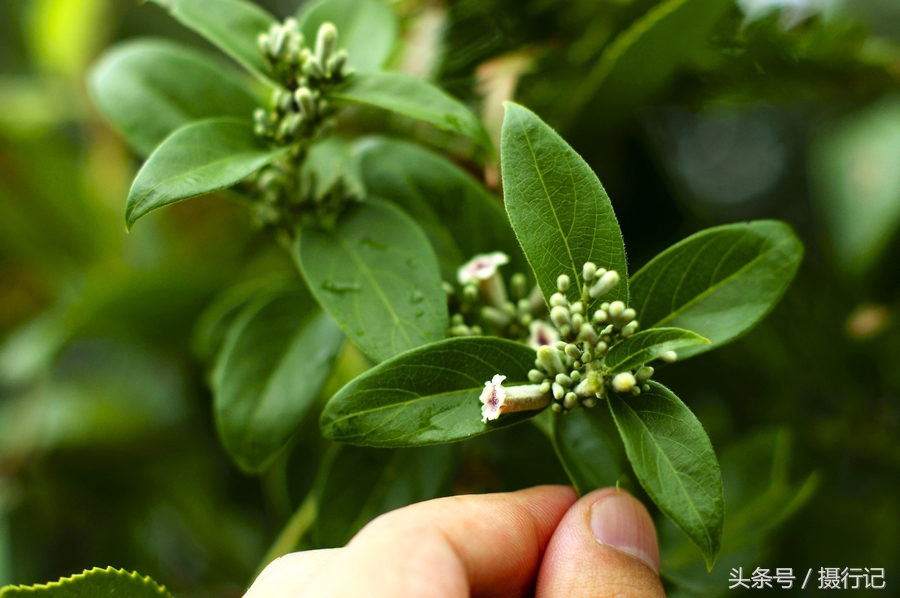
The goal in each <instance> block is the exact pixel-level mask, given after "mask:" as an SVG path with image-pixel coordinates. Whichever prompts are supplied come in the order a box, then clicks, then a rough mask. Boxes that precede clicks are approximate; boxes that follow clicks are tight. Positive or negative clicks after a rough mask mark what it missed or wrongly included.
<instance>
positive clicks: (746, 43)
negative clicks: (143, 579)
mask: <svg viewBox="0 0 900 598" xmlns="http://www.w3.org/2000/svg"><path fill="white" fill-rule="evenodd" d="M260 3H261V4H263V5H265V6H266V8H268V9H269V10H270V11H272V12H273V14H276V15H279V16H286V15H288V14H290V13H292V12H293V11H294V9H295V8H296V7H295V2H293V0H290V1H289V0H267V1H266V2H260ZM655 4H657V3H656V2H655V1H654V0H601V1H596V0H446V1H444V2H438V1H436V0H435V1H428V0H399V1H397V2H395V3H394V5H395V8H396V9H397V11H398V13H399V14H400V15H401V16H402V19H403V21H402V22H403V26H404V39H405V41H406V44H405V45H404V47H403V48H401V49H398V52H397V56H396V58H395V65H396V67H397V68H399V69H401V70H404V71H406V72H409V73H412V74H415V75H417V76H422V77H426V78H430V79H433V80H435V81H437V82H438V83H440V84H441V85H443V86H444V87H445V88H446V89H448V90H449V91H451V92H452V93H454V94H456V95H457V96H459V97H461V98H463V99H464V100H466V101H468V102H470V103H471V105H472V107H473V108H475V109H476V110H478V111H480V113H481V114H482V116H483V117H484V119H485V122H486V123H487V125H488V127H489V129H491V130H492V131H493V132H494V133H495V134H496V133H498V132H499V119H500V118H501V117H502V108H501V103H502V101H503V100H506V99H511V98H513V97H515V98H516V99H517V101H520V102H522V103H524V104H526V105H527V106H529V107H530V108H532V109H534V110H535V111H536V112H537V113H538V114H540V115H541V116H542V117H543V118H545V119H546V120H547V121H548V122H550V123H551V124H553V125H554V126H556V127H558V129H559V131H560V133H561V134H562V135H563V136H564V137H565V138H566V139H567V140H568V141H569V142H570V143H572V145H573V146H574V147H575V149H576V150H578V151H579V152H580V153H581V154H582V155H583V156H584V157H585V159H586V160H587V161H588V163H589V164H591V166H592V167H593V168H594V169H595V170H596V172H597V174H598V175H599V177H600V179H601V180H602V181H603V183H604V185H605V187H606V189H607V191H608V192H609V195H610V197H611V198H612V201H613V205H614V207H615V209H616V212H617V214H618V216H619V219H620V221H621V226H622V231H623V234H624V237H625V241H626V244H627V246H628V248H629V251H630V256H629V259H630V263H631V265H632V270H636V269H637V267H639V266H640V265H642V264H643V263H645V262H646V261H647V260H648V259H649V258H650V257H652V256H653V255H655V254H656V253H657V252H658V251H660V250H662V249H664V248H665V247H667V246H669V245H670V244H672V243H673V242H675V241H677V240H679V239H681V238H683V237H684V236H686V235H688V234H690V233H692V232H695V231H696V230H699V229H701V228H704V227H707V226H711V225H715V224H719V223H726V222H734V221H739V220H746V219H759V218H779V219H783V220H785V221H787V222H789V223H790V224H792V225H793V226H794V227H795V228H796V229H797V231H798V232H799V234H800V235H801V236H802V238H803V239H804V242H805V243H806V247H807V253H806V258H805V262H804V265H803V267H802V268H801V272H800V274H799V276H798V278H797V280H796V281H795V283H794V284H793V286H792V287H791V289H790V290H789V291H788V294H787V296H786V298H785V299H784V300H783V301H782V303H781V305H780V306H779V307H778V308H777V309H776V310H775V312H774V313H773V314H772V315H770V316H769V317H768V318H767V319H766V320H765V321H764V322H763V323H762V324H761V325H760V326H759V327H758V328H757V329H756V330H754V331H753V332H752V333H751V334H750V335H748V336H747V337H745V338H744V339H742V340H741V341H739V342H736V343H734V344H732V345H729V346H728V347H727V348H724V349H723V350H721V351H717V352H715V353H710V354H707V355H704V356H701V357H697V358H695V359H692V360H690V361H688V362H686V363H685V364H684V365H683V366H682V367H679V368H677V369H673V370H671V371H668V370H667V371H664V372H661V373H660V376H659V377H660V380H661V381H662V382H664V383H666V384H671V385H673V386H675V387H677V388H678V389H679V394H680V396H681V397H682V398H683V399H684V401H685V402H686V403H687V404H688V405H689V406H691V408H692V409H693V410H694V411H695V412H696V413H697V415H698V417H699V418H700V420H701V421H702V422H703V424H704V426H705V427H706V429H707V431H708V432H709V435H710V437H711V439H712V441H713V444H714V446H715V447H716V448H717V451H718V452H719V454H720V456H721V458H722V459H723V467H724V469H725V477H726V494H728V493H729V491H731V492H732V496H733V498H734V500H735V501H736V502H735V503H733V504H735V505H737V504H738V503H739V502H740V500H741V496H742V494H741V493H742V492H744V493H745V494H744V495H745V496H746V495H750V494H753V492H756V490H754V489H753V488H751V487H752V486H753V485H754V484H756V483H757V482H758V481H759V480H760V479H763V478H766V476H768V475H770V474H771V475H772V476H773V477H772V485H771V488H770V491H769V493H768V494H766V493H765V491H762V492H763V494H762V496H763V497H768V498H766V500H781V498H783V497H781V498H779V497H780V496H781V495H780V494H779V492H780V491H782V490H785V489H786V488H788V487H791V484H792V483H793V482H791V481H790V480H800V481H801V482H802V481H803V480H806V486H803V488H804V491H803V493H802V494H803V497H802V498H803V500H798V502H797V505H795V506H796V507H797V508H793V507H792V506H791V505H790V504H787V505H786V506H785V508H784V515H785V517H787V515H791V517H790V519H789V520H788V522H787V524H786V526H785V527H783V528H782V529H781V530H780V531H779V532H778V533H777V534H776V535H775V536H774V537H773V538H770V539H769V541H767V542H765V543H764V544H758V545H757V544H754V545H753V550H754V551H756V552H755V553H754V554H753V555H749V556H747V555H744V553H742V554H741V555H739V556H738V557H735V558H736V559H737V560H735V561H733V562H732V561H727V562H723V563H722V564H720V565H719V567H717V571H718V572H719V573H722V572H723V571H724V572H725V573H727V567H730V566H740V565H744V566H745V567H746V566H749V564H750V562H751V559H757V560H759V561H760V562H761V563H763V564H764V566H769V567H771V568H775V567H793V568H794V569H795V571H802V572H805V571H806V569H807V568H810V567H812V568H814V569H816V570H818V568H819V567H841V568H843V567H887V568H888V569H887V575H886V577H887V584H888V590H887V591H883V593H882V595H889V594H892V595H900V594H896V592H897V590H896V589H892V588H896V587H898V586H897V580H898V579H900V578H898V577H897V576H898V575H900V567H898V564H900V500H898V496H900V438H898V434H900V318H897V317H896V316H897V313H896V312H897V309H898V300H900V241H898V234H897V232H898V226H900V4H898V3H897V2H895V1H894V0H845V1H844V2H841V0H738V2H737V4H735V5H730V4H723V3H718V4H719V5H721V6H723V7H724V9H719V8H713V6H714V5H715V4H716V3H709V8H708V9H707V10H701V11H699V12H698V13H697V14H695V15H692V17H691V19H690V21H689V24H688V25H685V26H684V27H679V28H677V29H676V30H675V31H674V32H673V33H672V35H671V39H664V40H661V41H660V43H659V44H658V45H656V46H651V47H649V48H647V49H646V56H643V57H642V60H643V62H640V63H636V65H635V68H634V69H626V70H624V71H622V72H619V73H614V74H611V75H608V77H609V81H607V83H608V84H607V85H605V86H604V87H603V89H604V93H606V94H608V97H599V96H598V93H597V87H596V81H597V79H598V77H599V76H600V74H602V73H600V71H601V70H602V64H600V63H599V61H598V57H599V56H600V55H601V53H602V52H603V50H604V49H605V48H607V47H608V46H609V44H610V43H611V42H613V40H614V39H615V38H616V35H617V34H618V33H619V32H621V31H622V30H624V29H625V28H626V27H627V26H628V25H630V24H631V23H632V22H633V21H634V20H635V19H637V18H639V17H640V16H641V15H643V14H644V13H646V12H647V11H648V10H650V9H652V8H653V6H654V5H655ZM704 20H707V21H709V23H708V24H707V25H703V22H704ZM701 25H703V27H706V28H705V29H704V28H703V27H701ZM694 26H695V27H696V28H699V29H701V30H702V31H703V32H704V34H703V35H702V36H701V37H700V38H699V39H693V38H691V31H692V29H691V27H694ZM708 31H712V35H709V34H708ZM137 35H151V36H161V37H167V38H175V39H178V40H181V41H183V42H186V43H189V44H194V45H197V46H199V47H205V42H203V41H202V40H201V39H200V38H199V37H196V36H194V35H193V34H192V33H190V32H188V31H187V30H185V29H183V28H181V27H180V26H178V25H177V24H176V23H175V22H174V21H172V20H171V19H170V18H169V17H168V16H167V15H166V14H165V13H164V12H163V11H162V10H160V9H159V8H157V7H155V6H150V5H148V6H142V5H138V4H137V3H135V2H132V1H131V0H27V1H25V0H0V339H2V346H0V586H2V585H3V584H6V583H22V584H26V583H27V584H31V583H36V582H44V581H46V580H50V579H56V578H57V577H59V576H62V575H69V574H72V573H75V572H80V571H81V570H82V569H85V568H89V567H92V566H106V565H113V566H116V567H123V568H126V569H129V570H132V569H133V570H138V571H140V572H141V573H143V574H149V575H151V576H153V577H154V578H155V579H157V580H158V581H160V582H162V583H165V584H166V585H167V586H168V587H169V588H170V589H171V590H173V591H174V592H175V593H176V595H179V596H239V595H240V594H241V593H242V592H243V589H244V588H245V587H246V584H247V583H248V581H249V580H250V579H251V578H252V575H253V572H254V571H255V569H256V567H257V566H258V564H259V562H260V560H261V559H262V558H263V555H264V554H265V552H266V550H267V549H268V547H269V545H270V544H271V542H272V541H273V539H274V538H275V537H276V536H277V534H278V532H279V531H280V529H281V527H282V526H283V525H284V524H285V522H286V521H287V520H288V518H289V517H290V515H291V513H292V512H293V511H294V509H296V508H297V506H298V505H299V504H300V503H301V502H302V499H303V497H304V495H305V493H306V492H307V491H308V490H309V487H310V485H311V484H312V478H313V473H314V467H315V465H314V463H315V462H317V460H318V458H319V457H321V454H322V452H323V450H324V448H323V446H322V443H321V442H320V441H318V432H317V431H316V430H315V429H314V428H313V429H310V430H309V431H308V434H302V435H301V438H300V440H298V441H297V443H296V444H295V447H294V448H293V450H292V451H291V453H290V454H289V455H287V456H285V457H284V458H283V459H281V460H280V461H279V463H278V464H277V465H276V466H275V468H274V469H275V470H277V472H276V473H275V474H273V475H264V476H263V477H262V478H260V479H256V478H251V477H247V476H245V475H243V474H241V473H239V471H238V470H237V469H236V468H235V467H234V466H233V465H232V464H231V463H230V462H229V460H228V459H227V458H226V457H225V455H224V453H223V451H222V449H221V448H220V446H219V443H218V440H217V438H216V434H215V429H214V426H213V423H212V418H211V413H210V398H209V391H208V389H207V386H206V376H207V371H206V364H205V363H204V355H203V354H202V353H203V351H202V347H198V346H197V343H196V341H195V340H194V335H193V330H194V326H195V322H196V321H197V320H198V318H199V317H200V315H201V313H202V312H203V310H204V308H206V307H207V306H208V305H209V304H210V302H211V301H212V300H213V298H214V297H215V296H217V295H218V294H219V293H221V292H222V291H224V290H225V289H227V288H230V287H232V286H233V285H235V284H236V283H239V282H241V281H244V280H248V279H251V278H253V277H256V276H259V275H270V274H276V275H277V274H280V273H286V274H290V275H293V274H292V272H293V267H292V265H291V264H290V263H289V262H288V260H287V258H286V257H284V256H283V255H282V254H281V252H280V251H279V249H278V248H277V247H276V246H275V244H274V243H273V242H272V241H271V240H270V239H268V238H267V237H266V236H264V235H261V234H258V233H257V231H255V230H254V229H253V227H252V225H251V224H250V219H249V218H248V217H247V214H246V213H245V211H244V209H243V208H241V207H240V206H238V205H236V204H233V203H231V202H229V201H228V200H227V199H226V198H223V197H221V196H218V197H217V196H210V197H205V198H201V199H199V200H196V201H192V202H184V203H181V204H178V205H176V206H174V207H172V208H171V209H169V210H165V211H163V212H161V213H154V214H153V215H151V216H149V217H147V218H146V219H145V222H142V223H141V226H140V227H138V228H137V229H136V230H135V232H134V233H133V234H130V235H129V234H126V233H125V230H124V225H123V216H122V213H123V207H124V200H125V197H126V195H127V192H128V186H129V184H130V181H131V179H132V177H133V174H134V172H135V171H136V168H137V167H138V166H139V162H138V161H137V159H136V158H135V156H134V155H132V154H131V153H130V152H129V150H128V149H127V148H126V147H125V146H124V145H123V143H122V141H121V140H120V139H119V137H118V136H117V134H116V133H115V132H114V131H112V130H111V129H110V128H109V127H108V126H106V125H105V124H103V123H102V121H101V119H100V118H99V116H98V115H97V113H96V112H95V110H94V109H93V107H92V105H91V102H90V100H89V98H88V96H87V94H86V91H85V84H84V77H85V73H86V71H87V69H88V67H89V65H90V64H91V62H92V60H93V59H94V58H95V57H96V56H97V54H98V53H99V52H100V51H101V50H102V49H103V48H104V47H105V46H106V45H108V44H109V43H111V42H112V41H114V40H120V39H125V38H129V37H133V36H137ZM673 49H677V51H673ZM669 54H674V55H676V58H677V60H679V65H678V66H679V68H678V69H677V75H676V76H675V77H674V78H671V77H661V78H659V80H655V79H654V68H656V67H655V66H654V65H657V63H659V64H662V63H665V62H666V60H670V59H673V58H671V56H669ZM598 65H599V66H598ZM657 66H659V65H657ZM660 68H662V67H661V66H660ZM598 69H599V70H598ZM598 73H600V74H598ZM614 77H617V79H615V80H614V79H613V78H614ZM610 89H611V90H612V91H610ZM636 90H637V91H636ZM600 95H602V94H600ZM647 98H650V99H649V100H647ZM397 129H398V131H399V130H401V129H402V125H401V124H398V125H397ZM404 132H407V133H409V132H410V131H408V130H404ZM412 133H413V134H420V137H421V139H423V140H424V141H425V142H428V143H431V144H436V145H443V146H444V147H443V149H445V150H448V151H450V152H451V153H454V154H456V155H458V156H460V158H459V159H460V161H461V162H462V163H464V164H466V165H467V166H468V167H469V168H470V170H472V171H473V172H478V173H479V174H481V172H480V171H479V170H476V167H475V166H473V165H472V164H469V163H468V162H467V161H466V159H465V155H466V148H465V147H458V146H457V145H453V144H452V143H451V142H449V141H448V140H447V139H446V138H444V137H443V136H434V135H431V134H430V132H428V131H425V132H418V131H416V130H412ZM448 144H449V145H448ZM484 178H485V180H486V182H487V183H488V184H489V185H493V186H495V187H496V185H497V181H498V178H497V173H496V167H495V166H492V165H488V167H487V168H486V169H485V170H484ZM351 369H352V368H351ZM337 383H339V381H336V382H335V384H337ZM332 386H334V385H332ZM333 390H334V388H332V391H333ZM494 436H496V438H495V437H494ZM760 443H762V444H760ZM512 445H516V446H520V447H521V446H525V447H527V450H526V452H527V453H529V454H528V455H525V456H521V455H520V457H519V458H518V459H512V458H510V457H509V455H508V454H506V452H505V451H504V447H506V446H512ZM755 445H760V446H762V445H765V447H770V446H775V447H776V448H775V449H774V452H773V453H772V455H771V461H766V460H765V459H756V458H751V457H752V456H754V455H756V454H758V452H759V451H758V450H757V449H754V448H753V447H754V446H755ZM354 450H355V449H354ZM441 450H443V449H441ZM455 450H460V451H463V452H465V454H466V455H467V456H468V458H467V460H466V461H465V463H466V465H465V466H464V467H463V466H461V467H460V469H459V471H457V472H456V473H455V475H454V487H453V489H447V491H448V492H449V491H492V490H501V489H512V488H520V487H526V486H529V485H533V484H537V483H547V482H564V480H565V477H564V475H563V474H562V472H561V470H560V468H559V466H558V465H557V464H556V462H555V457H554V456H553V454H552V449H550V448H549V443H548V442H547V440H546V439H545V438H543V437H542V436H541V435H540V434H539V433H538V432H537V431H536V429H533V428H531V427H518V428H513V429H510V430H509V431H507V432H503V433H498V434H497V435H492V436H491V438H490V439H482V440H478V441H473V442H470V443H465V445H464V446H463V448H459V449H455ZM766 450H769V449H768V448H766V449H765V450H763V451H762V452H763V453H765V451H766ZM754 451H757V452H754ZM385 454H387V453H385ZM727 455H730V456H727ZM748 456H749V457H748ZM342 458H347V459H351V458H354V456H353V455H352V454H349V453H348V454H345V455H344V456H343V457H342ZM329 462H330V461H329ZM729 468H732V469H731V470H730V469H729ZM729 471H733V472H735V473H734V474H733V475H732V476H731V480H732V481H731V484H732V485H731V486H729V481H728V480H729ZM285 472H286V473H287V476H286V477H287V480H288V483H287V485H286V486H285V485H284V484H283V483H282V479H283V476H284V474H285ZM772 472H774V473H772ZM811 474H812V476H813V477H808V476H810V475H811ZM766 479H768V478H766ZM801 482H797V484H798V485H799V484H800V483H801ZM742 485H743V486H746V488H741V486H742ZM797 487H799V486H797ZM731 488H734V489H735V490H730V489H731ZM792 496H793V495H792ZM761 500H762V499H761ZM804 500H805V501H806V502H805V504H803V503H804ZM729 508H731V506H729ZM744 524H745V525H746V522H744ZM735 525H737V524H735ZM661 533H662V535H665V534H666V533H667V532H666V530H665V529H663V530H661ZM753 533H754V532H753V530H752V529H751V527H749V526H748V527H746V528H744V529H742V530H741V531H740V534H745V535H747V537H750V536H752V535H753ZM741 559H745V560H741ZM723 575H724V574H723ZM720 579H721V577H720ZM717 583H719V582H717ZM722 589H723V587H722V585H721V583H719V585H718V586H714V587H713V588H712V589H710V590H709V592H712V593H715V591H719V593H721V590H722ZM776 591H777V590H776ZM807 591H811V592H814V591H815V590H807ZM705 592H707V591H706V590H702V589H698V590H697V594H698V595H700V594H704V593H705ZM707 593H708V592H707Z"/></svg>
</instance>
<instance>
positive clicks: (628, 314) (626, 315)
mask: <svg viewBox="0 0 900 598" xmlns="http://www.w3.org/2000/svg"><path fill="white" fill-rule="evenodd" d="M636 316H637V312H636V311H634V310H633V309H632V308H630V307H629V308H628V309H626V310H625V311H623V312H622V313H621V314H619V317H618V318H616V330H619V329H621V328H624V327H625V326H626V325H627V324H628V323H629V322H631V321H632V320H634V318H635V317H636Z"/></svg>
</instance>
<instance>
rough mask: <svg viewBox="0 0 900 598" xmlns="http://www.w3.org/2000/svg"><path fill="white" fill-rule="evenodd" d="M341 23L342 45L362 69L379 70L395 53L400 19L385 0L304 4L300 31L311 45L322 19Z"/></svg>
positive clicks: (331, 0) (349, 58)
mask: <svg viewBox="0 0 900 598" xmlns="http://www.w3.org/2000/svg"><path fill="white" fill-rule="evenodd" d="M325 22H329V23H331V24H333V25H334V26H335V27H337V30H338V48H343V49H344V50H347V63H348V64H349V65H350V66H351V67H352V68H354V69H356V70H357V71H358V72H368V71H377V70H378V69H380V68H381V67H382V66H384V63H385V62H386V61H387V59H388V58H389V57H390V55H391V51H392V50H393V48H394V44H395V43H396V41H397V32H398V30H399V28H400V27H399V23H398V21H397V15H396V14H395V13H394V10H393V9H392V8H391V7H390V6H388V5H387V4H386V3H385V2H382V1H381V0H322V1H321V2H316V3H314V4H312V5H311V6H304V7H303V9H302V11H301V14H300V31H301V32H302V33H303V37H304V38H306V43H307V44H308V45H310V46H312V45H313V44H315V40H316V34H317V33H318V31H319V26H320V25H321V24H322V23H325Z"/></svg>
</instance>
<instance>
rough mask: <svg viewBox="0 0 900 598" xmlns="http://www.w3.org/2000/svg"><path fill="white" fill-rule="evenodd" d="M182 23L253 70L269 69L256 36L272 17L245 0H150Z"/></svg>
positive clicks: (265, 73)
mask: <svg viewBox="0 0 900 598" xmlns="http://www.w3.org/2000/svg"><path fill="white" fill-rule="evenodd" d="M150 1H151V2H154V3H156V4H159V5H160V6H162V7H163V8H165V9H166V10H168V11H169V12H170V13H171V15H172V16H173V17H174V18H175V19H176V20H177V21H178V22H179V23H181V24H182V25H184V26H185V27H187V28H188V29H193V30H194V31H196V32H197V33H199V34H200V35H202V36H203V37H205V38H206V39H207V40H209V41H210V42H212V43H213V44H214V45H215V46H217V47H218V48H219V49H220V50H222V51H223V52H225V53H226V54H228V55H229V56H231V57H232V58H234V59H235V60H236V61H238V62H239V63H240V64H241V65H243V66H244V67H245V68H246V69H248V70H250V71H251V72H252V73H254V74H256V75H258V76H260V77H262V78H266V77H267V76H268V74H269V72H270V69H269V65H268V64H267V63H266V61H265V59H264V58H263V56H262V53H261V52H260V51H259V46H258V44H257V38H258V37H259V34H260V33H266V32H268V31H269V27H271V26H272V24H273V23H274V22H275V19H274V17H272V15H270V14H269V13H267V12H266V11H265V10H263V9H262V8H260V7H259V6H258V5H257V4H254V3H253V2H249V1H247V0H150Z"/></svg>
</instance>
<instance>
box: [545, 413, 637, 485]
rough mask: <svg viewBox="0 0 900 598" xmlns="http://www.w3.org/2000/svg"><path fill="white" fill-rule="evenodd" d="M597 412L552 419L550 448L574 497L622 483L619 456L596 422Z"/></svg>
mask: <svg viewBox="0 0 900 598" xmlns="http://www.w3.org/2000/svg"><path fill="white" fill-rule="evenodd" d="M600 413H602V411H601V410H600V409H585V410H584V413H579V412H578V411H572V412H570V413H569V414H568V415H558V416H556V417H554V418H553V447H554V448H555V449H556V455H557V456H558V457H559V461H560V463H562V466H563V468H565V470H566V473H567V474H568V475H569V479H570V480H571V481H572V485H574V486H575V489H576V490H577V491H578V494H580V495H582V496H584V495H585V494H587V493H588V492H591V491H593V490H597V489H599V488H606V487H609V486H615V485H616V484H617V483H618V482H619V481H620V480H621V479H622V470H621V467H620V465H619V455H618V453H617V451H616V448H615V446H614V445H613V444H612V443H611V442H610V435H609V433H610V432H612V433H613V434H615V431H613V430H607V429H604V426H603V424H602V423H601V421H600Z"/></svg>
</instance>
